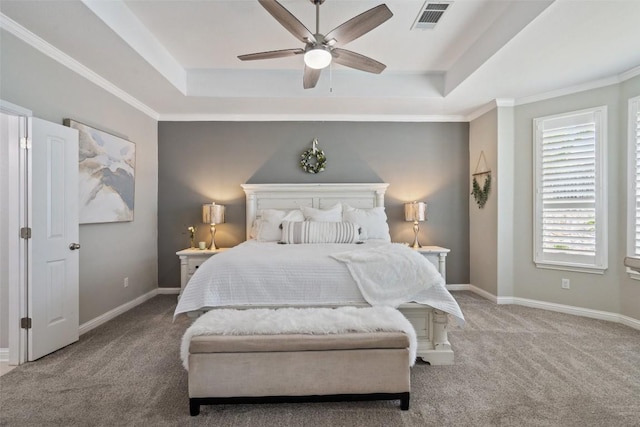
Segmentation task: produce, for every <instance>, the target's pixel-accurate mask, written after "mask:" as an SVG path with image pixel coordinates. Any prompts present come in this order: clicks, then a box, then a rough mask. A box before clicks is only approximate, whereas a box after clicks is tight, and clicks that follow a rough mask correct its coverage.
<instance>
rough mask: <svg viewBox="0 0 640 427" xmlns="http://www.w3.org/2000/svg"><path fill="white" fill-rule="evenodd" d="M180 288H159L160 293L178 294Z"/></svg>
mask: <svg viewBox="0 0 640 427" xmlns="http://www.w3.org/2000/svg"><path fill="white" fill-rule="evenodd" d="M179 293H180V288H158V295H178V294H179Z"/></svg>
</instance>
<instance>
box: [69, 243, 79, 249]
mask: <svg viewBox="0 0 640 427" xmlns="http://www.w3.org/2000/svg"><path fill="white" fill-rule="evenodd" d="M69 249H71V250H72V251H75V250H76V249H80V243H72V244H70V245H69Z"/></svg>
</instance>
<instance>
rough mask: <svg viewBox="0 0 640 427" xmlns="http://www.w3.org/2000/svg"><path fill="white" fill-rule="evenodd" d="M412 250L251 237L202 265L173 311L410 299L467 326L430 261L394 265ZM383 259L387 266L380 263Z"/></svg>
mask: <svg viewBox="0 0 640 427" xmlns="http://www.w3.org/2000/svg"><path fill="white" fill-rule="evenodd" d="M385 253H386V254H387V256H385ZM403 253H404V255H403ZM409 253H411V254H412V255H418V254H417V253H415V252H413V251H412V250H411V249H409V248H407V247H405V246H402V245H398V244H392V243H385V242H376V241H367V242H366V243H365V244H361V245H355V244H353V245H350V244H326V243H324V244H300V245H280V244H277V243H265V242H257V241H254V240H250V241H247V242H244V243H242V244H240V245H238V246H236V247H235V248H233V249H230V250H228V251H225V252H222V253H220V254H218V255H216V256H213V257H211V258H210V259H209V260H207V261H206V262H204V263H203V264H202V265H201V266H200V268H199V269H198V270H197V271H196V272H195V274H194V275H193V277H192V278H191V280H190V281H189V283H188V284H187V286H186V287H185V289H184V291H183V293H182V296H181V297H180V301H179V302H178V306H177V307H176V310H175V315H178V314H180V313H187V312H189V311H195V310H200V309H207V308H212V307H229V306H233V307H236V306H278V307H282V306H322V305H366V304H371V305H390V306H394V307H395V306H397V305H398V304H400V303H402V302H412V301H413V302H418V303H422V304H426V305H429V306H431V307H434V308H437V309H439V310H443V311H445V312H447V313H450V314H452V315H453V316H454V317H456V319H457V320H458V321H459V323H463V322H464V316H463V315H462V312H461V310H460V307H459V306H458V304H457V303H456V301H455V300H454V299H453V297H452V296H451V294H450V293H449V292H448V291H447V290H446V288H445V287H444V281H443V280H442V277H441V276H440V275H439V274H438V272H437V270H436V269H435V267H434V266H433V265H432V264H431V263H430V262H429V261H428V260H427V259H425V258H424V257H422V256H418V257H417V258H416V257H413V258H412V259H411V260H410V261H407V262H409V264H405V267H403V268H394V265H395V266H397V265H398V261H399V258H398V257H403V256H406V255H407V254H409ZM337 258H338V259H340V261H339V260H338V259H337ZM384 258H387V261H388V262H389V263H388V264H387V265H386V266H384V267H383V268H380V267H381V266H383V264H382V263H381V261H383V259H384ZM367 262H368V263H369V265H371V268H367V267H366V263H367ZM394 263H395V264H394ZM416 263H417V264H416ZM408 265H411V266H412V267H411V268H408V267H407V266H408ZM384 271H386V272H387V273H389V272H394V273H393V274H382V272H384ZM394 276H396V277H395V278H394ZM383 281H384V282H385V283H382V282H383ZM390 281H395V282H396V284H395V286H394V285H392V286H390V287H393V288H394V291H392V292H386V291H385V290H384V289H385V286H382V285H386V286H389V282H390ZM363 286H364V288H363ZM361 289H362V290H361ZM363 290H364V292H363ZM363 295H364V296H363ZM372 295H373V297H372ZM365 296H367V297H368V298H369V301H368V300H367V299H365ZM385 298H388V299H387V300H386V301H385Z"/></svg>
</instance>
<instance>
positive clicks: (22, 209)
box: [0, 99, 33, 365]
mask: <svg viewBox="0 0 640 427" xmlns="http://www.w3.org/2000/svg"><path fill="white" fill-rule="evenodd" d="M0 112H2V113H4V114H7V115H10V116H16V117H18V126H19V130H18V133H19V141H16V143H15V144H9V147H8V154H9V162H8V166H9V167H8V174H7V175H8V188H9V191H8V194H7V197H8V201H9V206H10V207H11V208H10V209H9V214H8V221H7V224H6V227H7V242H5V243H6V248H7V252H8V254H7V255H8V261H9V262H8V265H7V270H8V271H7V272H8V276H9V301H8V302H9V313H8V316H9V319H8V327H9V364H10V365H20V364H23V363H25V362H26V360H27V342H28V341H27V330H26V329H22V328H21V327H20V319H21V318H23V317H26V316H27V301H28V300H27V280H28V278H29V276H30V271H29V269H30V265H29V251H30V250H31V248H30V247H29V244H28V240H27V239H22V238H20V236H19V230H20V228H22V227H26V226H27V225H28V224H29V223H30V215H31V212H30V206H29V204H28V201H29V194H30V192H31V189H30V187H31V180H30V179H29V175H28V174H29V167H30V164H31V151H30V150H29V147H30V146H31V139H30V138H31V117H33V113H32V112H31V110H27V109H26V108H23V107H20V106H18V105H15V104H12V103H10V102H7V101H4V100H1V99H0ZM11 159H19V160H18V162H17V164H16V163H15V162H13V161H11Z"/></svg>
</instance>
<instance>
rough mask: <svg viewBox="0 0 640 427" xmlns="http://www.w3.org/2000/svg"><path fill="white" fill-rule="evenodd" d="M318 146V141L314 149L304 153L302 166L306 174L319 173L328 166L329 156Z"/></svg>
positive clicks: (314, 144) (314, 142) (315, 142)
mask: <svg viewBox="0 0 640 427" xmlns="http://www.w3.org/2000/svg"><path fill="white" fill-rule="evenodd" d="M316 144H317V141H316V140H314V141H313V146H312V148H309V149H308V150H307V151H305V152H304V153H302V156H301V157H302V160H300V166H301V167H302V169H303V170H304V171H305V172H308V173H319V172H322V171H323V170H324V167H325V166H326V165H327V156H325V155H324V151H322V150H321V149H319V148H317V147H316Z"/></svg>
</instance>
